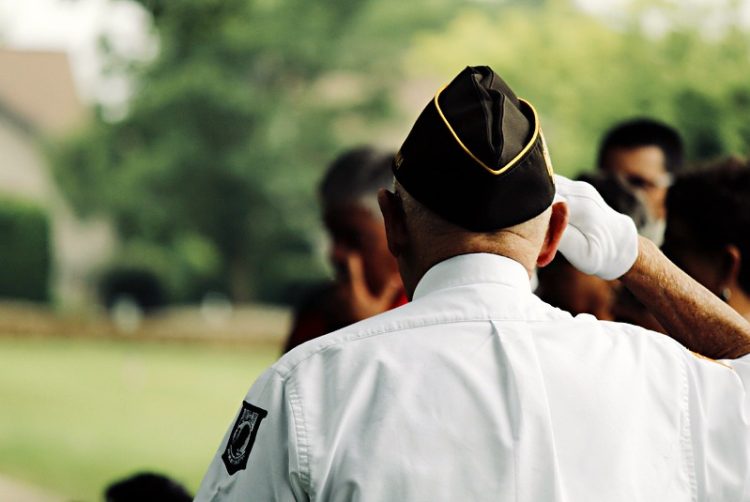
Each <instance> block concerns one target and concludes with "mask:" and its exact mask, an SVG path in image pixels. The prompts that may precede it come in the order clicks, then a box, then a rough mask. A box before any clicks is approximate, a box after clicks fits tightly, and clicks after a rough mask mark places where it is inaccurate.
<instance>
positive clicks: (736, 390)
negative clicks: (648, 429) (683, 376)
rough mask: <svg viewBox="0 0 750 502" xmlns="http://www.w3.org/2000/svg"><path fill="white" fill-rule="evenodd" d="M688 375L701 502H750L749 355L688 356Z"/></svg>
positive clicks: (696, 470)
mask: <svg viewBox="0 0 750 502" xmlns="http://www.w3.org/2000/svg"><path fill="white" fill-rule="evenodd" d="M687 371H688V382H689V387H690V388H689V429H690V436H691V438H692V441H691V442H692V449H693V452H692V453H693V461H694V467H695V469H694V473H695V478H694V481H695V483H696V489H697V492H698V500H727V501H728V500H737V501H740V500H750V421H749V419H750V394H749V392H750V356H745V357H743V358H740V359H735V360H725V361H713V360H710V359H707V358H703V357H701V356H696V355H690V356H688V361H687Z"/></svg>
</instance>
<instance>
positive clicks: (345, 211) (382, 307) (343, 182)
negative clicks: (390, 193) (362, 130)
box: [284, 147, 407, 352]
mask: <svg viewBox="0 0 750 502" xmlns="http://www.w3.org/2000/svg"><path fill="white" fill-rule="evenodd" d="M392 162H393V152H383V151H378V150H376V149H374V148H371V147H360V148H355V149H353V150H349V151H347V152H345V153H343V154H342V155H341V156H339V157H338V158H337V159H336V160H334V161H333V163H332V164H331V165H330V167H329V168H328V171H327V172H326V174H325V176H324V177H323V180H322V182H321V184H320V192H319V193H320V200H321V205H322V210H323V222H324V224H325V227H326V230H327V232H328V237H329V239H330V254H329V259H330V262H331V265H332V266H333V270H334V273H335V278H334V281H333V283H331V284H326V285H324V286H322V287H321V288H319V289H317V290H316V291H314V292H313V293H312V294H309V295H308V296H307V298H306V299H305V300H303V302H302V303H301V305H300V306H299V307H298V308H297V310H296V313H295V319H294V323H293V327H292V331H291V333H290V335H289V337H288V338H287V341H286V344H285V347H284V352H288V351H289V350H291V349H293V348H294V347H296V346H297V345H300V344H302V343H304V342H306V341H308V340H312V339H313V338H316V337H318V336H320V335H323V334H325V333H330V332H331V331H335V330H337V329H339V328H343V327H344V326H347V325H349V324H352V323H354V322H357V321H361V320H362V319H366V318H368V317H371V316H373V315H375V314H380V313H381V312H385V311H386V310H389V309H391V308H394V307H397V306H399V305H403V304H404V303H406V301H407V299H406V295H405V293H404V288H403V285H402V283H401V277H400V276H399V273H398V265H397V263H396V260H395V258H393V256H392V255H391V254H390V252H389V251H388V244H387V242H386V237H385V227H384V226H383V217H382V215H381V214H380V210H379V209H378V200H377V195H378V190H380V189H381V188H390V187H391V186H392V185H393V173H392V172H391V164H392Z"/></svg>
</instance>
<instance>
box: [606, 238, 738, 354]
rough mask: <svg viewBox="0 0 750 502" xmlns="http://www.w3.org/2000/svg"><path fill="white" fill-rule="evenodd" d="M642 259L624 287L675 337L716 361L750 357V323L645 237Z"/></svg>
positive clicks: (626, 275)
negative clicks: (748, 355) (747, 355)
mask: <svg viewBox="0 0 750 502" xmlns="http://www.w3.org/2000/svg"><path fill="white" fill-rule="evenodd" d="M638 248H639V249H638V251H639V252H638V258H637V259H636V261H635V263H634V264H633V267H632V268H631V269H630V270H629V271H628V272H627V273H626V274H625V275H623V276H622V277H621V281H622V283H623V284H624V285H625V287H627V288H628V289H629V290H630V291H631V292H632V293H633V294H634V295H635V296H636V298H638V300H640V301H641V302H642V303H643V304H644V305H646V307H647V308H648V309H649V311H650V312H651V313H652V314H653V315H654V316H655V317H656V318H657V320H658V321H659V322H660V323H661V325H662V326H663V327H664V329H666V330H667V333H668V334H669V336H671V337H672V338H674V339H675V340H677V341H678V342H680V343H682V344H683V345H684V346H685V347H687V348H688V349H690V350H692V351H694V352H697V353H699V354H702V355H704V356H707V357H711V358H714V359H735V358H738V357H741V356H744V355H746V354H749V353H750V323H748V321H746V320H745V319H744V318H743V317H742V316H740V315H739V314H738V313H737V312H736V311H735V310H734V309H732V308H731V307H729V306H728V305H727V304H725V303H724V302H722V301H721V300H720V299H719V298H717V297H716V296H715V295H714V294H713V293H711V292H710V291H709V290H707V289H706V288H704V287H703V286H701V285H700V284H698V283H697V282H696V281H695V280H693V279H692V278H691V277H690V276H688V275H687V274H686V273H685V272H683V271H682V270H680V269H679V268H678V267H677V266H676V265H674V264H673V263H672V262H671V261H669V259H667V257H665V256H664V255H663V254H662V252H661V251H660V250H659V248H658V247H656V245H655V244H654V243H653V242H651V241H649V240H648V239H645V238H643V237H641V238H640V239H639V243H638Z"/></svg>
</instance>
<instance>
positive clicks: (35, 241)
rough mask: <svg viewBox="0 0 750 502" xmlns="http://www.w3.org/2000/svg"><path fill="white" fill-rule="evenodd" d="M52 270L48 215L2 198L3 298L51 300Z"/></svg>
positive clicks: (0, 274) (0, 276)
mask: <svg viewBox="0 0 750 502" xmlns="http://www.w3.org/2000/svg"><path fill="white" fill-rule="evenodd" d="M50 269H51V253H50V223H49V216H48V214H47V212H46V211H45V210H44V209H43V208H41V207H39V206H36V205H33V204H31V203H29V202H22V201H18V200H14V199H2V198H0V297H3V298H14V299H23V300H32V301H41V302H46V301H48V300H49V278H50Z"/></svg>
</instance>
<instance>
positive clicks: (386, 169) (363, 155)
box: [320, 146, 395, 205]
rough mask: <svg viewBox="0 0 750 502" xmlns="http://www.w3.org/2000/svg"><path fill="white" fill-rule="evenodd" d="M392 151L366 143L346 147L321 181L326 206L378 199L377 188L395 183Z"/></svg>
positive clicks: (323, 200)
mask: <svg viewBox="0 0 750 502" xmlns="http://www.w3.org/2000/svg"><path fill="white" fill-rule="evenodd" d="M394 155H395V154H394V153H393V152H385V151H380V150H376V149H375V148H372V147H369V146H363V147H358V148H354V149H352V150H347V151H346V152H344V153H343V154H341V155H340V156H339V157H337V158H336V160H334V161H333V162H332V163H331V165H330V167H329V168H328V171H327V172H326V174H325V176H324V177H323V180H322V181H321V183H320V197H321V199H322V202H323V204H324V205H331V204H341V203H349V202H358V201H360V200H361V199H363V198H372V199H373V200H375V197H376V196H377V193H378V190H380V189H381V188H390V187H391V186H392V185H393V173H392V171H391V164H392V162H393V157H394Z"/></svg>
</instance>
